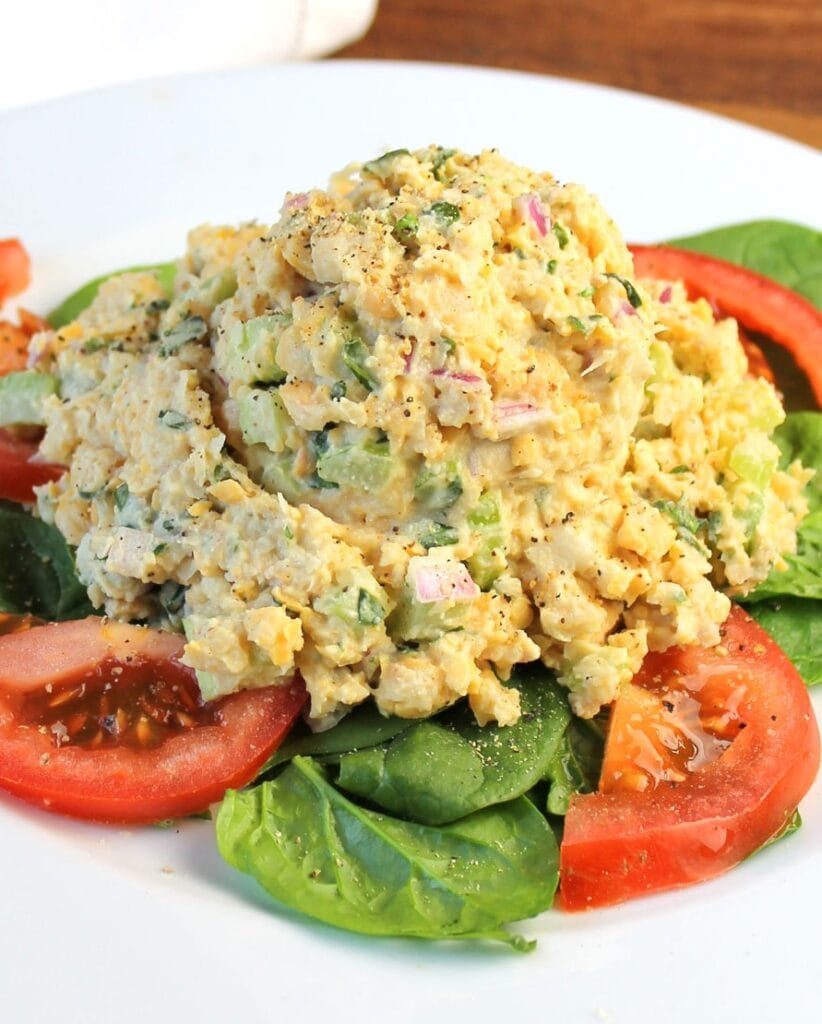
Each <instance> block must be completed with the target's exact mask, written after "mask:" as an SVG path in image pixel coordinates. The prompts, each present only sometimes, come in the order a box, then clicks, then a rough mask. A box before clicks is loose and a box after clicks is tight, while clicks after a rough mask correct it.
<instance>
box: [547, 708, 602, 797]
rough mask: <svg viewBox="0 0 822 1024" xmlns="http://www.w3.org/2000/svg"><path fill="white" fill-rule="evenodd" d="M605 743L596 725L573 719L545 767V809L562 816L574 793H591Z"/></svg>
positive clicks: (596, 778)
mask: <svg viewBox="0 0 822 1024" xmlns="http://www.w3.org/2000/svg"><path fill="white" fill-rule="evenodd" d="M604 747H605V740H604V737H603V735H602V732H601V730H600V729H599V727H598V726H597V725H596V723H595V722H589V721H585V720H583V719H580V718H572V719H571V721H570V722H569V724H568V728H567V729H566V730H565V734H564V735H563V737H562V739H561V740H560V743H559V745H558V747H557V749H556V752H555V754H554V756H553V758H552V759H551V763H550V765H549V766H548V771H547V777H548V779H549V781H550V784H551V788H550V789H549V790H548V799H547V803H546V809H547V811H548V813H549V814H557V815H565V814H567V813H568V803H569V801H570V799H571V797H572V796H573V795H574V793H593V792H594V791H595V790H596V788H597V785H598V784H599V774H600V769H601V767H602V754H603V750H604Z"/></svg>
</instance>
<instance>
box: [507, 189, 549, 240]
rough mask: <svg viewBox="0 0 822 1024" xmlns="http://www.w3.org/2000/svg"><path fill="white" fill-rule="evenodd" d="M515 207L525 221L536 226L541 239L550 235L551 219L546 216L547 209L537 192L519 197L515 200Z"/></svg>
mask: <svg viewBox="0 0 822 1024" xmlns="http://www.w3.org/2000/svg"><path fill="white" fill-rule="evenodd" d="M514 206H515V208H516V209H517V211H518V212H519V214H520V216H521V217H522V218H523V219H524V220H529V221H530V222H531V223H532V224H533V225H534V227H535V228H536V229H537V234H538V235H539V236H540V238H544V237H545V236H546V235H547V234H548V227H549V224H548V220H549V218H548V217H547V216H546V214H545V207H544V206H543V205H542V200H541V199H540V197H539V196H538V195H537V194H536V192H529V193H528V194H527V195H524V196H518V197H517V198H516V199H515V200H514Z"/></svg>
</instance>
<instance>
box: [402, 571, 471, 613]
mask: <svg viewBox="0 0 822 1024" xmlns="http://www.w3.org/2000/svg"><path fill="white" fill-rule="evenodd" d="M412 572H413V579H414V597H415V598H416V599H417V600H418V601H419V602H420V604H433V603H434V601H473V600H474V598H476V597H479V595H480V588H479V587H478V586H477V585H476V583H474V581H473V580H472V579H471V574H470V573H469V572H468V570H467V569H466V567H465V566H464V565H463V564H462V562H443V563H441V564H438V565H432V564H429V565H425V566H421V565H419V566H416V567H415V568H414V569H413V571H412Z"/></svg>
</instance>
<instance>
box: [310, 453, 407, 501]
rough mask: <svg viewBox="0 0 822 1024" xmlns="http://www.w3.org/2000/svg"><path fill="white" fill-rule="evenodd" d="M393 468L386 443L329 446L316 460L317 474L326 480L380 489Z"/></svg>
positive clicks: (361, 487)
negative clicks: (340, 446) (339, 446)
mask: <svg viewBox="0 0 822 1024" xmlns="http://www.w3.org/2000/svg"><path fill="white" fill-rule="evenodd" d="M392 469H393V464H392V460H391V451H390V448H389V446H388V444H387V442H384V441H382V442H367V443H365V444H361V445H353V444H352V445H345V446H343V447H342V448H329V449H327V450H326V451H325V452H323V454H321V455H320V456H319V458H318V459H317V475H318V476H319V477H320V479H321V480H325V481H326V482H328V483H332V484H339V485H346V486H348V487H356V488H360V489H361V490H363V491H368V492H374V491H381V490H383V488H384V487H385V485H386V484H387V483H388V481H389V479H390V477H391V473H392Z"/></svg>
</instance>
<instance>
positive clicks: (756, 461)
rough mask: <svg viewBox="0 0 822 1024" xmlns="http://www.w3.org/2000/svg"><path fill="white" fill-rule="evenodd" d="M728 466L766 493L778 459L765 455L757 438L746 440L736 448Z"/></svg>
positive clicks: (732, 452)
mask: <svg viewBox="0 0 822 1024" xmlns="http://www.w3.org/2000/svg"><path fill="white" fill-rule="evenodd" d="M768 447H771V446H770V445H769V446H768ZM728 465H729V466H730V467H731V469H732V470H733V471H734V473H736V474H737V475H738V476H740V477H741V478H742V479H743V480H746V481H747V482H748V483H750V484H753V485H754V487H756V488H757V490H760V491H764V490H765V488H766V487H767V486H768V484H769V482H770V480H771V477H772V476H773V475H774V473H775V472H776V457H775V456H772V455H763V453H762V445H761V444H760V443H757V439H756V438H746V439H745V440H744V441H740V442H739V444H737V445H735V446H734V448H733V449H732V451H731V454H730V457H729V458H728Z"/></svg>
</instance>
